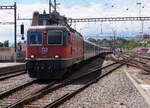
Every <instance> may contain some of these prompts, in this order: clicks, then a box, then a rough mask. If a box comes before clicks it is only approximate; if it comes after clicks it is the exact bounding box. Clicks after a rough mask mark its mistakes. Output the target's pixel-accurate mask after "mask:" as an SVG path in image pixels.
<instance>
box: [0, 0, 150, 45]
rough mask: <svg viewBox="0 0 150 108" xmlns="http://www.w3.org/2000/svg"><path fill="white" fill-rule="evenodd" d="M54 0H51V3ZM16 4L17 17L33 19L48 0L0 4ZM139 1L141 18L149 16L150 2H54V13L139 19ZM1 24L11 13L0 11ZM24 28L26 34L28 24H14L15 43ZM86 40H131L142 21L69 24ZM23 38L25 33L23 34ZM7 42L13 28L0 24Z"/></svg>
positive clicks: (0, 36)
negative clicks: (15, 27)
mask: <svg viewBox="0 0 150 108" xmlns="http://www.w3.org/2000/svg"><path fill="white" fill-rule="evenodd" d="M52 1H53V0H52ZM14 2H16V3H17V17H20V18H32V15H33V12H34V11H39V12H40V13H43V10H46V11H47V12H48V8H49V7H48V2H49V0H1V1H0V5H2V6H3V5H13V4H14ZM137 2H141V3H142V5H141V16H147V17H149V16H150V15H149V12H150V8H149V7H150V2H149V0H57V3H60V5H58V6H57V10H58V11H59V12H60V14H61V15H65V16H66V17H68V18H91V17H92V18H95V17H98V18H101V17H131V16H132V17H135V16H139V6H138V5H137ZM0 19H1V20H0V22H13V11H12V10H0ZM22 23H23V24H24V25H25V32H26V31H27V29H28V28H29V27H30V24H31V21H17V39H18V40H17V41H20V39H21V37H20V30H19V29H20V26H19V25H20V24H22ZM149 25H150V22H144V33H149V32H150V26H149ZM72 27H73V28H75V29H76V30H77V31H79V32H80V33H81V34H83V36H84V37H85V38H86V39H87V38H89V37H93V38H101V37H110V36H113V33H114V32H115V34H116V36H124V37H132V36H135V35H137V34H139V32H141V22H96V23H76V24H73V25H72ZM25 35H26V34H25ZM5 40H9V41H10V42H14V26H13V25H2V24H0V42H3V41H5Z"/></svg>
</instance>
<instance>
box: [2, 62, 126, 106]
mask: <svg viewBox="0 0 150 108" xmlns="http://www.w3.org/2000/svg"><path fill="white" fill-rule="evenodd" d="M124 64H125V62H121V64H120V63H113V64H110V65H109V66H105V67H103V68H97V67H94V68H93V69H92V70H89V71H88V72H87V73H85V74H83V75H81V76H78V77H74V78H73V79H65V80H64V81H63V82H62V83H56V82H51V83H50V84H48V85H45V86H44V87H41V88H40V89H38V90H36V91H34V92H31V93H28V94H27V95H25V96H24V97H22V98H19V99H17V100H15V101H13V102H11V104H9V105H4V106H5V108H16V107H18V108H21V107H25V108H26V107H28V108H30V107H33V106H34V107H36V108H38V107H39V108H41V107H43V108H49V107H56V106H57V105H60V104H62V103H63V102H65V101H66V100H68V99H70V98H71V97H73V96H74V95H76V94H77V93H79V92H81V91H82V90H84V89H85V88H87V87H88V86H90V85H91V84H93V83H95V82H96V81H98V80H99V79H101V78H103V77H104V76H106V75H108V74H109V73H111V72H113V71H114V70H116V69H118V68H119V67H121V66H123V65H124ZM108 67H109V68H110V69H108ZM101 69H103V70H104V69H108V70H107V71H106V72H104V73H102V74H101V75H100V76H98V77H96V78H95V77H94V79H93V77H92V76H93V75H94V76H95V74H96V73H99V71H100V70H101ZM89 77H92V79H91V78H89ZM80 81H83V84H81V85H80V86H79V85H78V84H77V87H76V89H75V90H67V88H72V86H73V85H75V84H76V83H77V82H80ZM32 91H33V90H32ZM60 91H66V92H65V93H64V94H60ZM55 93H56V94H57V95H58V96H57V97H53V98H55V99H53V101H52V102H49V100H48V99H49V98H50V97H51V96H53V94H55ZM56 98H57V99H56ZM9 101H10V100H9ZM45 101H46V102H45ZM41 105H42V106H41Z"/></svg>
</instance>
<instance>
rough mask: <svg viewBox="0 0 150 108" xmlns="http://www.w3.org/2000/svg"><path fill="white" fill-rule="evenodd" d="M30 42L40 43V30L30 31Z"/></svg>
mask: <svg viewBox="0 0 150 108" xmlns="http://www.w3.org/2000/svg"><path fill="white" fill-rule="evenodd" d="M30 44H32V45H39V44H42V32H31V35H30Z"/></svg>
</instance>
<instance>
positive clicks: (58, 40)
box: [47, 31, 63, 44]
mask: <svg viewBox="0 0 150 108" xmlns="http://www.w3.org/2000/svg"><path fill="white" fill-rule="evenodd" d="M47 37H48V44H62V38H63V37H62V32H58V31H48V34H47Z"/></svg>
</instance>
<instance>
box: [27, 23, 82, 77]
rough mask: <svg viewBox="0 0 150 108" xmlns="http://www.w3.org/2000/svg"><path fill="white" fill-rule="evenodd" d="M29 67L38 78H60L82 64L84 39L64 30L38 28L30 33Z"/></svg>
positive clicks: (28, 37) (64, 28)
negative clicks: (72, 67)
mask: <svg viewBox="0 0 150 108" xmlns="http://www.w3.org/2000/svg"><path fill="white" fill-rule="evenodd" d="M26 60H27V63H26V67H27V71H28V73H29V75H30V76H31V77H36V78H42V79H43V78H44V79H49V78H59V77H61V76H62V75H63V74H64V72H65V69H66V67H70V66H72V65H73V64H75V63H78V62H81V61H82V60H83V37H82V36H81V35H80V34H79V33H77V32H75V31H71V30H70V29H68V28H67V27H65V26H59V25H54V26H35V27H31V28H30V29H29V30H28V35H27V49H26Z"/></svg>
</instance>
